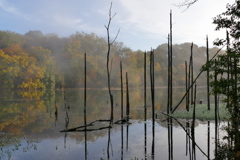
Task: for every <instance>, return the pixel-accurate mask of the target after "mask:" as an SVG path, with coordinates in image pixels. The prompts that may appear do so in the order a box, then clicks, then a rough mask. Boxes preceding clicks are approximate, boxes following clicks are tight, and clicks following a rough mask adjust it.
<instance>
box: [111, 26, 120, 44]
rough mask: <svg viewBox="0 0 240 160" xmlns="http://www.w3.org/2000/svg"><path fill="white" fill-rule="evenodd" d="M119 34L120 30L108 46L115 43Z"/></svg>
mask: <svg viewBox="0 0 240 160" xmlns="http://www.w3.org/2000/svg"><path fill="white" fill-rule="evenodd" d="M119 32H120V29H119V30H118V32H117V34H116V36H115V38H114V39H113V41H112V42H111V43H110V45H112V44H113V43H114V42H115V41H116V39H117V37H118V34H119Z"/></svg>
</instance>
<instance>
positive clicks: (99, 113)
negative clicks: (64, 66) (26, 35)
mask: <svg viewBox="0 0 240 160" xmlns="http://www.w3.org/2000/svg"><path fill="white" fill-rule="evenodd" d="M164 92H166V90H164V89H161V90H156V93H155V94H156V97H160V98H158V99H156V101H155V106H156V107H155V109H156V111H160V110H161V111H165V110H166V109H165V106H166V105H167V104H166V102H165V99H166V97H165V96H164V95H165V94H164ZM175 92H176V93H178V95H176V97H174V98H173V99H174V100H175V103H177V100H178V99H180V98H181V96H182V95H183V92H184V89H182V91H181V89H179V90H175ZM5 94H6V95H9V97H7V96H0V100H1V101H0V111H1V112H0V114H1V116H0V117H1V118H0V137H1V148H2V150H1V151H0V152H1V153H0V157H1V158H2V159H8V157H10V159H14V158H15V157H18V158H17V159H20V160H21V159H24V160H25V159H43V158H44V159H50V158H51V157H54V159H76V158H79V157H81V158H82V159H85V160H86V159H89V160H90V159H94V158H95V159H100V158H103V159H134V158H139V159H159V157H161V159H169V160H172V159H176V158H177V159H186V158H187V156H189V157H192V155H193V153H195V152H196V159H200V160H201V159H207V158H206V156H205V157H204V156H202V155H203V153H202V152H201V151H199V149H198V148H196V149H195V152H193V148H194V146H193V144H195V143H192V142H193V141H192V139H191V138H190V137H192V135H191V131H190V129H191V128H190V125H189V122H186V121H182V122H181V124H184V126H185V125H186V127H185V128H186V131H185V130H183V129H182V127H181V126H180V124H178V122H176V121H175V120H173V119H171V118H166V117H163V116H161V115H158V119H156V122H155V124H153V123H152V121H151V119H152V117H151V107H147V113H148V114H147V116H146V119H145V118H144V112H145V111H144V106H143V104H144V101H143V98H142V97H143V92H140V91H139V90H132V91H130V94H129V95H130V103H131V112H130V117H131V123H132V124H130V125H129V124H120V125H114V127H113V128H111V129H104V130H98V131H92V132H86V130H85V131H84V132H70V133H69V132H65V133H60V132H59V131H61V130H64V129H65V130H66V129H69V128H73V127H77V126H82V125H84V113H83V110H84V108H83V104H84V102H83V91H81V90H68V91H65V92H62V91H56V94H55V93H54V92H51V93H44V92H43V91H42V92H39V93H36V92H34V93H33V95H30V93H28V94H25V93H22V92H21V93H17V92H12V91H7V92H6V93H5ZM5 94H3V93H2V95H5ZM113 95H114V100H115V102H116V103H118V104H120V100H121V98H120V97H121V96H120V91H117V90H114V91H113ZM147 95H150V94H147ZM107 99H108V93H107V91H102V90H94V91H93V90H89V91H88V97H87V102H88V103H87V107H88V108H87V113H88V114H87V119H88V122H92V121H95V120H97V119H106V118H108V117H109V113H110V112H109V108H110V107H109V104H108V103H107V101H106V100H107ZM202 99H203V98H202ZM150 104H151V101H150V96H148V97H147V106H150ZM173 105H174V104H173ZM181 107H182V108H185V105H184V104H183V105H182V106H181ZM125 113H126V112H125ZM114 114H115V115H114V117H116V118H117V117H119V118H120V115H121V107H120V105H118V106H115V113H114ZM49 115H50V116H49ZM51 115H54V116H51ZM166 119H167V120H166ZM164 120H165V121H164ZM96 127H99V126H96ZM214 127H215V124H214V123H212V122H208V123H206V124H202V123H200V122H196V124H195V127H194V128H193V129H194V132H195V134H198V136H195V142H196V144H197V145H198V146H199V148H202V149H203V150H204V152H206V153H207V155H210V157H211V156H212V155H213V154H212V153H213V150H214V148H213V147H212V146H210V144H212V143H213V142H212V141H213V139H212V137H214ZM153 133H155V134H153ZM210 133H211V134H210ZM182 135H186V136H182ZM210 135H211V136H212V137H210ZM4 139H5V140H4ZM11 139H15V141H13V140H11ZM185 144H186V148H185V147H183V146H184V145H185ZM206 144H207V146H206ZM208 144H209V145H208ZM184 153H186V155H184ZM210 153H211V154H210ZM43 154H44V155H43ZM40 155H41V156H40ZM28 157H29V158H28Z"/></svg>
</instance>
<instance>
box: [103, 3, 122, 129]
mask: <svg viewBox="0 0 240 160" xmlns="http://www.w3.org/2000/svg"><path fill="white" fill-rule="evenodd" d="M111 10H112V3H111V5H110V9H109V19H108V24H107V26H106V25H105V28H106V30H107V44H108V50H107V78H108V93H109V96H110V104H111V115H110V125H111V126H112V124H113V95H112V92H111V80H110V76H111V69H110V67H109V57H110V51H111V46H112V44H113V43H114V42H115V40H116V39H117V36H118V34H119V32H120V30H118V33H117V35H116V36H115V38H114V39H113V41H110V33H109V29H110V24H111V21H112V19H113V18H114V16H115V15H116V13H115V14H114V15H113V16H112V12H111Z"/></svg>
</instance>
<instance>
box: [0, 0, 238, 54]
mask: <svg viewBox="0 0 240 160" xmlns="http://www.w3.org/2000/svg"><path fill="white" fill-rule="evenodd" d="M183 1H185V0H0V19H1V23H0V30H10V31H13V32H17V33H20V34H25V33H26V32H28V31H29V30H41V31H42V32H43V34H48V33H56V34H58V35H59V36H60V37H69V36H70V35H71V34H75V33H76V31H77V32H85V33H95V34H96V35H98V36H99V37H106V29H105V27H104V25H106V24H107V23H108V13H109V12H108V11H109V7H110V4H111V2H112V3H113V6H112V14H114V13H116V15H115V17H114V18H113V20H112V24H111V28H110V32H111V36H112V38H114V36H115V34H116V33H117V31H118V29H120V33H119V36H118V39H117V41H119V42H123V43H124V44H125V46H127V47H130V48H131V49H133V50H138V49H140V50H143V51H145V50H147V51H148V50H150V49H151V48H153V49H154V48H156V47H157V46H158V45H160V44H163V43H167V35H168V33H169V26H170V25H169V13H170V10H172V14H173V43H174V44H175V43H177V44H181V43H185V42H194V43H195V44H197V45H199V46H205V44H206V42H205V39H206V35H207V34H208V36H209V42H210V43H211V44H212V42H213V41H214V40H215V39H216V38H218V37H219V38H224V37H225V31H222V32H219V31H214V29H215V25H213V24H212V21H213V20H212V19H213V17H215V16H216V15H218V14H220V13H222V12H224V11H225V10H226V4H227V3H230V4H232V3H234V2H235V0H199V1H198V2H197V3H196V4H194V5H193V6H191V7H190V8H189V9H188V10H186V11H184V10H185V8H178V7H176V6H174V4H179V3H180V2H183ZM183 11H184V12H183ZM211 47H212V45H211Z"/></svg>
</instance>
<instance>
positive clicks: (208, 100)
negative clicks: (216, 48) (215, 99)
mask: <svg viewBox="0 0 240 160" xmlns="http://www.w3.org/2000/svg"><path fill="white" fill-rule="evenodd" d="M206 41H207V50H206V55H207V63H208V62H209V51H208V36H207V40H206ZM207 63H206V64H207ZM207 106H208V110H210V84H209V67H207Z"/></svg>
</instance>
